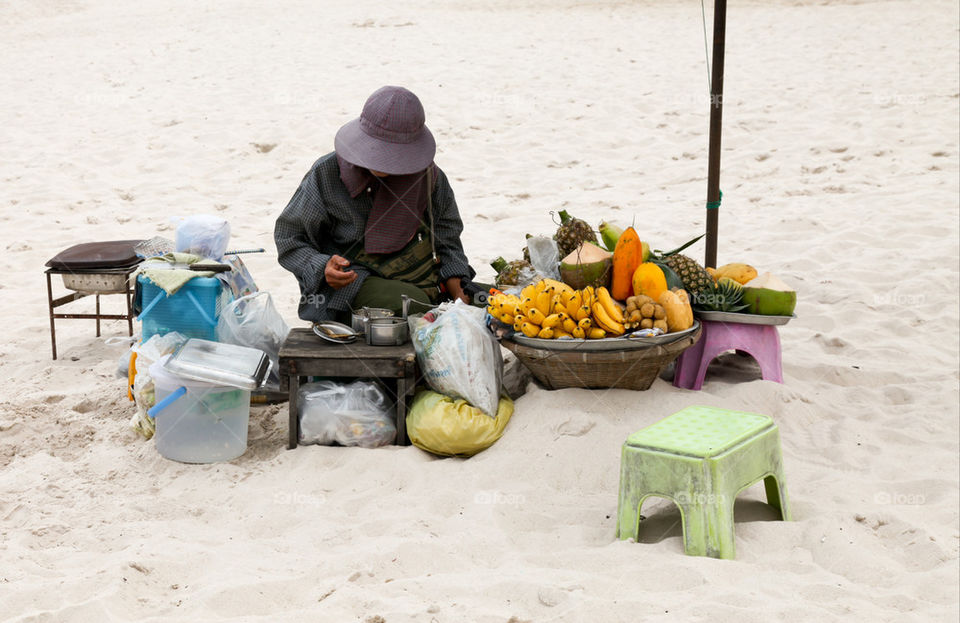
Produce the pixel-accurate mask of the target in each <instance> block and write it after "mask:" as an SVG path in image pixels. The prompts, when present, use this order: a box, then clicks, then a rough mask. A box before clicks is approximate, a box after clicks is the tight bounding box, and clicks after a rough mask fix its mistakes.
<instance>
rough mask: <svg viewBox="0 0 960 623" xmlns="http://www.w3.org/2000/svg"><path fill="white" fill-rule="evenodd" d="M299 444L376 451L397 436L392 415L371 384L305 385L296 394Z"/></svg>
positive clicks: (390, 405) (381, 393)
mask: <svg viewBox="0 0 960 623" xmlns="http://www.w3.org/2000/svg"><path fill="white" fill-rule="evenodd" d="M297 415H298V417H299V418H300V443H301V444H304V445H306V444H321V445H331V444H333V443H338V444H340V445H342V446H360V447H363V448H376V447H378V446H385V445H387V444H390V443H393V440H394V439H395V438H396V436H397V427H396V425H395V424H394V420H395V412H394V409H393V403H392V401H391V400H390V399H389V398H388V397H387V394H386V392H385V391H384V390H383V389H382V388H381V387H380V386H379V385H378V384H377V383H375V382H373V381H354V382H353V383H349V384H342V383H335V382H333V381H318V382H316V383H307V384H306V385H304V386H302V387H301V388H300V391H299V392H298V393H297Z"/></svg>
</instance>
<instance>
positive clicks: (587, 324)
mask: <svg viewBox="0 0 960 623" xmlns="http://www.w3.org/2000/svg"><path fill="white" fill-rule="evenodd" d="M577 326H578V327H580V328H581V329H583V330H584V331H586V330H587V329H590V328H591V327H593V318H590V317H589V316H588V317H586V318H583V319H581V320H580V321H579V322H578V323H577Z"/></svg>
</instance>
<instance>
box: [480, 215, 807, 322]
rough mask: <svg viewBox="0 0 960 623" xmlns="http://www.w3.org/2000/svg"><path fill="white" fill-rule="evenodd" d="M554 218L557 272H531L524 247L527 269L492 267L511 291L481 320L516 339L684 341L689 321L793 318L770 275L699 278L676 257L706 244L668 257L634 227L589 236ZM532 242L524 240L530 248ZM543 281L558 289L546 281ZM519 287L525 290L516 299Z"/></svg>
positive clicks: (742, 270) (518, 264) (705, 273)
mask: <svg viewBox="0 0 960 623" xmlns="http://www.w3.org/2000/svg"><path fill="white" fill-rule="evenodd" d="M551 214H553V213H551ZM557 214H558V215H559V218H560V224H559V226H558V227H557V229H556V232H555V233H554V235H553V240H554V241H556V244H557V250H558V251H559V254H560V255H559V257H560V258H561V259H560V260H559V261H558V262H557V266H556V272H553V274H552V275H549V271H547V269H545V268H544V267H538V268H537V269H535V268H534V267H533V266H532V265H531V263H530V261H529V257H530V256H529V250H528V249H527V248H526V247H525V248H524V249H523V255H524V258H525V259H524V260H514V261H512V262H507V261H505V260H503V258H497V260H496V261H494V262H493V263H492V264H491V265H492V266H493V267H494V268H495V270H496V271H497V280H496V286H497V288H499V289H506V288H513V289H511V290H509V291H510V292H513V294H504V293H500V294H496V295H494V296H492V297H491V298H490V301H489V302H490V305H489V307H488V311H489V312H490V316H491V317H493V318H495V319H497V320H498V321H500V322H501V323H503V324H504V325H508V326H509V327H510V329H512V330H513V331H517V332H520V333H523V334H524V335H526V336H528V337H539V338H549V339H563V338H587V339H589V338H592V339H600V338H604V337H616V336H620V335H624V334H626V333H630V332H633V331H639V330H643V329H660V331H662V332H664V333H675V332H679V331H686V330H688V329H690V328H691V327H692V326H693V324H694V311H697V312H702V313H704V314H705V315H706V314H707V313H708V312H710V313H733V314H739V313H742V314H757V315H783V316H790V315H792V314H793V311H794V309H795V306H796V292H794V291H793V290H792V289H791V288H790V287H789V286H788V285H786V284H785V283H783V282H782V281H780V280H779V279H778V278H776V277H774V276H773V275H771V274H770V273H765V274H764V275H761V276H758V271H757V269H756V268H754V267H753V266H751V265H750V264H746V263H743V262H731V263H728V264H724V265H722V266H720V267H719V268H704V267H703V266H702V265H701V264H700V263H699V262H697V261H696V260H694V259H693V258H691V257H690V256H688V255H684V254H683V253H682V252H683V251H684V250H685V249H686V248H687V247H690V246H691V245H693V244H694V243H696V242H697V241H699V240H700V239H701V238H703V235H700V236H697V237H696V238H693V239H692V240H689V241H687V242H686V243H684V244H683V245H681V246H679V247H677V248H675V249H673V250H671V251H667V252H663V251H660V250H659V249H657V250H655V251H653V252H651V250H650V244H649V242H647V241H643V240H641V239H640V236H639V234H638V232H637V231H636V230H635V229H634V228H633V227H625V228H621V227H619V226H617V225H616V224H613V223H611V222H608V221H602V222H600V224H599V226H598V228H597V231H594V230H593V229H592V228H591V227H590V225H589V224H588V223H587V222H586V221H584V220H582V219H578V218H575V217H573V216H571V215H570V214H569V213H568V212H567V211H566V210H561V211H559V212H558V213H557ZM598 234H599V242H598ZM531 238H533V236H532V235H531V234H527V235H526V239H527V241H528V245H529V244H530V243H529V241H530V239H531ZM545 240H546V239H545ZM538 270H539V271H543V273H540V272H538ZM548 275H549V276H553V277H557V276H559V279H544V278H543V277H545V276H548ZM525 284H532V285H527V286H526V287H524V288H523V290H522V292H520V293H519V294H517V293H516V292H517V291H519V289H520V287H521V286H524V285H525ZM714 318H716V319H719V318H721V317H718V316H714V317H711V319H714ZM724 319H725V320H727V321H729V320H730V319H729V318H726V317H724ZM744 322H746V320H744ZM759 322H762V321H759ZM510 329H506V330H507V331H509V330H510ZM498 330H500V331H503V330H505V329H504V328H502V327H501V328H499V329H498ZM657 333H659V332H656V333H655V334H657Z"/></svg>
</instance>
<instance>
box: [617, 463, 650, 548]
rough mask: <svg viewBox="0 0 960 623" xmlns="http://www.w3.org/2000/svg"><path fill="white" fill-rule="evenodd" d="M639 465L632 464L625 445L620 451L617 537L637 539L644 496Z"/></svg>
mask: <svg viewBox="0 0 960 623" xmlns="http://www.w3.org/2000/svg"><path fill="white" fill-rule="evenodd" d="M640 469H642V465H641V466H636V467H635V466H634V465H633V463H632V460H631V453H630V450H629V449H628V447H627V446H626V445H624V446H623V449H622V450H621V452H620V494H619V498H618V501H617V538H618V539H620V540H625V539H629V538H631V537H632V538H633V540H637V537H638V536H639V530H640V505H641V504H642V503H643V499H644V498H645V497H646V491H644V490H643V489H644V486H643V484H642V473H638V472H639V470H640Z"/></svg>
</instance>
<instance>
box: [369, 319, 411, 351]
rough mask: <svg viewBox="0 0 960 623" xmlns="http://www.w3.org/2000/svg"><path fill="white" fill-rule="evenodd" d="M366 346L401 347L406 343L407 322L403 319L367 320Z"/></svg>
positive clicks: (407, 335) (407, 334)
mask: <svg viewBox="0 0 960 623" xmlns="http://www.w3.org/2000/svg"><path fill="white" fill-rule="evenodd" d="M366 326H367V328H366V338H367V344H369V345H370V346H401V345H402V344H405V343H406V342H407V338H408V337H409V333H408V330H407V321H406V320H404V319H403V318H368V319H367V322H366Z"/></svg>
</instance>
